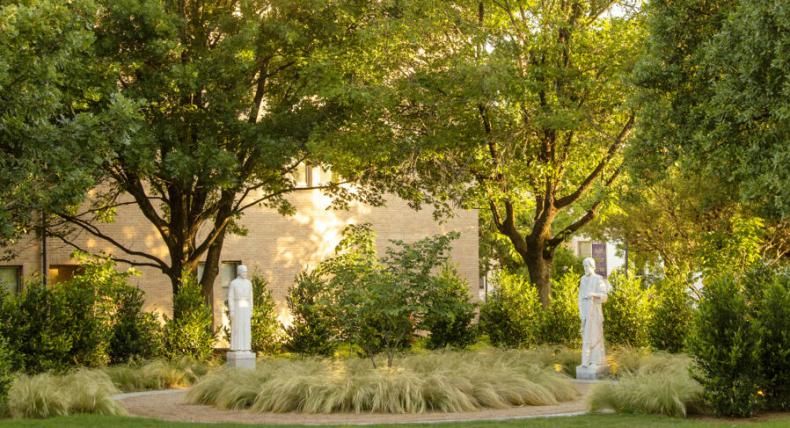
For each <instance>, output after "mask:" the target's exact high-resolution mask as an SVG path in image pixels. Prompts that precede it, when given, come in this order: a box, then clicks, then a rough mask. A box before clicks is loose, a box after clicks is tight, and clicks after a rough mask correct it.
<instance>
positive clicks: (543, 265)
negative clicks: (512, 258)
mask: <svg viewBox="0 0 790 428" xmlns="http://www.w3.org/2000/svg"><path fill="white" fill-rule="evenodd" d="M541 253H542V252H538V251H530V252H528V253H527V254H523V255H522V257H523V258H524V262H525V263H526V265H527V270H529V280H530V282H531V283H533V284H535V286H536V287H537V288H538V294H539V296H540V303H541V305H543V307H544V308H546V307H548V306H549V302H550V299H551V269H552V263H553V257H549V258H546V257H545V256H544V255H543V254H541Z"/></svg>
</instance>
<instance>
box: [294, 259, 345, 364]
mask: <svg viewBox="0 0 790 428" xmlns="http://www.w3.org/2000/svg"><path fill="white" fill-rule="evenodd" d="M286 302H288V309H289V310H290V313H291V316H292V317H293V320H292V321H291V324H290V325H289V326H287V327H286V328H285V334H286V336H287V340H286V343H285V349H287V350H289V351H292V352H298V353H300V354H307V355H323V356H331V355H332V353H334V351H335V348H336V347H337V345H338V342H339V336H340V331H339V327H338V321H339V320H338V319H337V317H336V315H335V314H336V308H335V304H334V303H335V302H334V300H333V293H331V291H330V290H329V288H328V284H326V282H325V281H323V280H322V279H321V276H320V273H319V272H317V271H315V270H314V271H310V272H302V273H300V274H299V275H298V276H297V277H296V281H295V283H294V285H293V287H291V288H290V289H289V290H288V296H286Z"/></svg>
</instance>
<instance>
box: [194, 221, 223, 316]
mask: <svg viewBox="0 0 790 428" xmlns="http://www.w3.org/2000/svg"><path fill="white" fill-rule="evenodd" d="M224 242H225V232H222V234H220V235H219V236H218V237H217V240H216V241H214V243H212V244H211V246H209V248H208V251H207V252H206V264H205V265H204V267H203V277H202V278H200V289H201V290H202V292H203V297H204V298H205V299H206V303H207V304H208V306H209V308H211V314H212V317H211V319H212V323H213V326H214V328H216V327H217V326H218V322H217V317H216V316H214V315H215V314H214V281H216V279H217V276H218V275H219V264H220V256H221V255H222V244H223V243H224Z"/></svg>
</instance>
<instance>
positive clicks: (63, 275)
mask: <svg viewBox="0 0 790 428" xmlns="http://www.w3.org/2000/svg"><path fill="white" fill-rule="evenodd" d="M82 270H83V269H82V266H80V265H49V281H47V282H48V284H50V285H56V284H60V283H61V282H65V281H68V280H70V279H71V278H74V277H75V276H77V275H79V274H81V273H82Z"/></svg>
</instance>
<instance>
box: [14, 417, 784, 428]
mask: <svg viewBox="0 0 790 428" xmlns="http://www.w3.org/2000/svg"><path fill="white" fill-rule="evenodd" d="M253 426H257V427H270V428H275V427H276V428H287V427H286V426H285V425H242V424H190V423H180V422H179V423H175V422H162V421H156V420H152V419H139V418H125V417H110V416H91V415H84V416H69V417H60V418H52V419H42V420H0V427H2V428H5V427H42V428H47V427H52V428H56V427H57V428H94V427H113V428H115V427H118V428H149V427H151V428H153V427H157V428H158V427H165V428H250V427H253ZM395 426H397V427H399V428H400V427H412V428H414V427H420V428H426V427H432V426H438V427H441V428H456V427H457V428H494V427H508V428H515V427H526V428H544V427H545V428H549V427H551V428H554V427H557V428H576V427H606V428H630V427H700V428H702V427H731V426H745V427H761V428H762V427H765V428H769V427H770V428H774V427H775V428H779V427H790V414H785V415H781V416H776V417H770V418H766V419H759V420H743V421H730V420H727V421H712V420H695V419H676V418H669V417H664V416H633V415H589V416H573V417H560V418H544V419H524V420H514V421H507V422H465V423H445V424H408V425H378V427H395ZM294 427H295V426H291V428H294ZM300 427H304V426H300ZM367 427H370V428H376V426H370V425H368V426H367Z"/></svg>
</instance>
